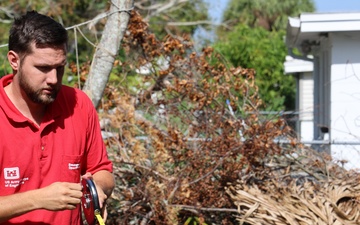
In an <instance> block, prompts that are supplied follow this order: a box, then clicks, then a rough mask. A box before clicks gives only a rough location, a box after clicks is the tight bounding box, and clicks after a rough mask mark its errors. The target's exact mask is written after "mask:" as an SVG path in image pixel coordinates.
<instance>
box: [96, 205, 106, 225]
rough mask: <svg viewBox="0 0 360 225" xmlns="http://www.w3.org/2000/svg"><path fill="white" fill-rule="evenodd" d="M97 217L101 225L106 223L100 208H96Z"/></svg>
mask: <svg viewBox="0 0 360 225" xmlns="http://www.w3.org/2000/svg"><path fill="white" fill-rule="evenodd" d="M95 217H96V219H97V221H98V222H99V225H105V223H104V220H103V218H102V217H101V213H100V210H98V209H96V210H95Z"/></svg>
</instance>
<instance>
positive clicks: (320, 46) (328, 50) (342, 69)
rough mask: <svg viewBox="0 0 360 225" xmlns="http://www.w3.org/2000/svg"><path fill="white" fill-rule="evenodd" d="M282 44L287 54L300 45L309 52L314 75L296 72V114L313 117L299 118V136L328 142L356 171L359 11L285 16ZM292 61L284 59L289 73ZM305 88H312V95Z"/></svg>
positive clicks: (359, 161) (359, 152)
mask: <svg viewBox="0 0 360 225" xmlns="http://www.w3.org/2000/svg"><path fill="white" fill-rule="evenodd" d="M286 45H287V47H288V48H289V50H290V52H293V51H292V50H293V49H298V50H300V51H301V52H302V55H303V56H307V55H312V56H313V59H306V61H308V62H310V61H311V60H312V63H313V73H312V78H311V75H309V74H308V73H309V72H310V70H309V69H308V70H307V71H294V73H299V74H301V75H300V76H301V77H299V79H298V81H299V82H298V94H299V98H298V99H299V102H298V107H299V110H300V114H301V112H306V111H313V117H312V118H311V116H309V115H308V116H307V117H306V118H307V119H308V120H309V121H308V122H306V121H307V119H305V118H303V122H302V124H301V126H300V129H301V130H300V136H301V138H302V140H304V139H308V138H310V139H311V140H313V142H314V143H315V142H316V141H320V142H323V143H327V142H328V143H329V144H330V145H329V152H330V153H331V155H332V156H333V158H334V160H336V161H339V162H340V161H348V163H346V164H345V165H344V166H345V168H347V169H355V168H357V169H360V12H359V13H312V14H309V13H306V14H301V15H300V17H299V18H289V20H288V27H287V35H286ZM303 56H302V57H303ZM295 58H296V57H295ZM300 58H301V57H300ZM303 58H304V57H303ZM306 61H305V62H306ZM303 62H304V61H303ZM293 63H294V62H293ZM287 65H288V67H287ZM290 65H291V60H287V62H286V63H285V69H286V70H287V71H286V72H287V73H293V72H289V71H290V68H291V66H290ZM304 68H305V67H304ZM311 79H313V81H312V82H313V87H312V84H311V83H312V82H311ZM305 86H306V87H305ZM308 88H313V94H312V95H313V98H312V99H310V98H309V96H310V95H311V93H310V95H309V89H308ZM309 104H312V105H313V107H312V108H311V107H309ZM307 109H308V110H307ZM300 118H301V117H300ZM310 120H313V122H311V121H310ZM300 121H301V119H300ZM309 127H312V129H311V128H309ZM309 134H310V135H309ZM311 136H312V137H311Z"/></svg>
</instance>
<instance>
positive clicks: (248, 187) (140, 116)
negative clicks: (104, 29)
mask: <svg viewBox="0 0 360 225" xmlns="http://www.w3.org/2000/svg"><path fill="white" fill-rule="evenodd" d="M123 48H124V49H125V50H126V53H127V57H128V60H130V59H131V58H133V60H134V61H133V62H131V63H130V62H129V61H127V62H126V63H125V62H124V63H122V66H124V65H125V64H128V65H130V64H131V66H128V68H129V69H132V70H134V69H135V68H140V67H141V66H144V65H147V68H149V69H151V71H152V72H151V73H150V74H147V75H138V76H139V77H140V78H141V79H142V81H141V82H142V83H143V84H145V83H146V84H148V86H147V87H146V88H143V89H139V90H138V91H137V93H136V94H131V93H132V92H131V91H129V90H126V89H125V88H124V87H119V86H117V87H115V86H111V85H109V87H108V88H107V90H106V93H105V94H104V96H105V98H104V99H106V101H103V104H102V106H101V107H102V109H104V110H103V111H104V113H102V114H101V115H100V116H101V117H102V119H108V120H110V121H111V122H110V123H109V125H108V126H106V127H105V128H104V130H105V131H108V132H111V133H112V134H115V136H114V137H112V138H108V139H107V140H106V141H107V145H108V148H109V155H110V157H111V158H112V160H113V162H114V173H115V176H116V182H117V186H116V189H115V191H114V194H113V196H112V198H111V199H110V200H109V217H108V222H107V224H195V223H194V222H195V221H197V223H204V224H205V223H206V224H306V223H301V222H299V221H300V220H303V221H314V220H313V219H314V218H316V219H318V220H320V219H322V217H321V216H320V215H319V214H320V213H316V212H314V211H315V210H316V209H317V208H321V207H323V208H321V210H323V211H325V212H327V213H328V215H330V214H331V212H332V211H333V210H338V211H341V210H342V209H340V208H335V207H334V206H336V205H339V204H340V202H339V199H333V198H332V197H331V196H334V195H333V194H329V193H330V192H329V191H327V190H329V189H332V190H336V188H333V187H334V185H338V183H339V182H335V181H336V179H341V181H342V182H343V183H344V182H346V179H344V178H345V177H346V178H348V177H349V176H350V175H344V174H346V173H345V171H342V170H339V168H338V167H336V166H334V165H333V164H331V159H330V158H328V157H323V156H317V158H314V157H313V152H312V150H311V149H306V148H305V147H304V146H302V145H299V144H297V143H296V139H294V138H293V137H292V135H291V132H292V131H291V129H290V128H289V127H288V126H287V125H286V123H285V121H284V120H282V119H281V118H280V117H276V118H270V119H269V118H266V119H264V118H261V117H260V116H259V115H258V114H257V113H256V112H258V110H259V109H260V107H261V104H262V103H261V100H260V99H259V98H258V96H257V87H256V86H255V84H254V80H255V72H254V71H253V70H252V69H244V68H228V67H227V64H226V63H225V62H224V60H223V59H222V58H221V56H220V55H218V54H217V53H215V52H214V51H213V50H212V49H211V48H205V49H203V50H202V52H201V53H195V52H193V51H192V44H191V42H190V41H189V39H188V38H187V37H182V38H174V37H172V36H167V37H166V38H165V39H164V40H162V41H159V40H157V39H156V37H155V36H154V35H153V34H151V33H150V32H149V31H148V26H147V24H146V23H144V22H143V21H142V19H141V17H140V16H139V15H138V14H136V12H134V13H133V15H132V19H131V22H130V24H129V28H128V35H127V36H126V37H125V39H124V40H123ZM161 57H162V58H163V59H164V60H165V61H167V65H168V66H162V65H157V62H158V61H157V60H158V59H159V58H161ZM149 63H150V64H149ZM149 65H151V66H149ZM124 68H125V66H124ZM129 74H130V72H126V71H125V69H124V71H123V74H119V76H124V77H126V76H128V75H129ZM227 103H228V104H227ZM105 112H106V113H105ZM235 115H236V116H235ZM279 139H281V140H285V141H287V143H288V144H280V143H279V142H277V141H276V140H279ZM295 153H296V154H295ZM315 159H316V160H315ZM328 165H332V166H331V167H328ZM325 168H326V169H325ZM304 174H305V175H304ZM350 177H352V183H351V184H352V185H353V186H352V187H349V188H348V189H346V190H347V191H348V192H347V193H351V195H347V197H348V198H347V199H350V200H351V202H352V204H350V205H351V206H352V207H353V208H352V209H349V204H348V207H347V208H346V207H345V208H346V210H348V211H342V212H344V214H352V215H354V217H353V219H355V221H358V217H359V211H358V206H357V198H358V194H359V192H358V191H359V187H358V186H356V187H355V188H354V184H356V182H355V181H357V179H355V178H357V176H355V175H351V176H350ZM330 178H331V179H330ZM340 183H341V182H340ZM357 183H359V182H357ZM324 185H325V186H326V185H327V186H326V187H327V188H326V189H324V190H322V189H323V188H324V187H325V186H324ZM349 185H350V184H349ZM351 188H352V189H351ZM326 191H327V192H326ZM325 192H326V193H327V194H328V196H329V195H330V197H329V199H331V201H330V200H329V201H328V199H326V198H325V197H323V196H325V195H320V193H325ZM318 194H319V195H318ZM308 196H311V198H308ZM315 196H317V197H315ZM309 199H310V200H309ZM308 200H309V202H310V203H311V204H312V205H311V207H312V208H311V209H312V213H309V214H306V213H303V214H299V216H296V215H297V213H298V212H300V211H301V210H305V209H306V207H304V206H309V205H307V204H308V203H309V202H305V201H308ZM313 201H316V202H315V203H314V202H313ZM318 201H322V202H318ZM310 203H309V204H310ZM341 204H343V203H341ZM287 205H291V207H292V208H291V207H287ZM302 207H303V208H302ZM339 207H340V206H339ZM272 210H274V211H272ZM293 210H295V211H293ZM300 217H301V218H305V217H306V218H305V219H299V218H300ZM331 218H332V219H333V221H335V220H336V219H337V218H338V217H336V216H334V217H331ZM284 221H285V222H284ZM294 221H298V222H294ZM307 224H332V223H326V222H324V223H307ZM333 224H336V223H333ZM338 224H340V223H338ZM347 224H358V222H357V223H347Z"/></svg>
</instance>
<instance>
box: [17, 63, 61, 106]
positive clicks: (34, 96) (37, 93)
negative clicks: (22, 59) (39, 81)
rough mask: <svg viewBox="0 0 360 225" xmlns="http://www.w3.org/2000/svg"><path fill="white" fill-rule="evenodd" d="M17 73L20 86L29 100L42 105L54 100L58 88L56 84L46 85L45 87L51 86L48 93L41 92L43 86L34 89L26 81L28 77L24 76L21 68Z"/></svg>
mask: <svg viewBox="0 0 360 225" xmlns="http://www.w3.org/2000/svg"><path fill="white" fill-rule="evenodd" d="M18 75H19V83H20V87H21V89H22V90H23V91H24V92H25V94H26V96H27V97H28V98H29V99H30V100H31V101H33V102H34V103H37V104H43V105H48V104H50V103H52V102H54V101H55V98H56V96H57V94H58V93H59V89H60V88H59V87H58V86H53V87H46V88H51V89H52V92H51V93H50V94H43V93H42V91H43V90H44V88H41V89H38V90H35V89H34V88H33V87H31V86H30V84H29V82H28V78H26V76H24V73H23V71H22V70H21V69H20V70H19V71H18Z"/></svg>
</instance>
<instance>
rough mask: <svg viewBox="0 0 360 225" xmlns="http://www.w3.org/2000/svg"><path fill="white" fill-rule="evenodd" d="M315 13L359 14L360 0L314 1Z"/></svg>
mask: <svg viewBox="0 0 360 225" xmlns="http://www.w3.org/2000/svg"><path fill="white" fill-rule="evenodd" d="M314 2H315V6H316V9H317V12H354V11H356V12H360V0H314Z"/></svg>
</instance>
